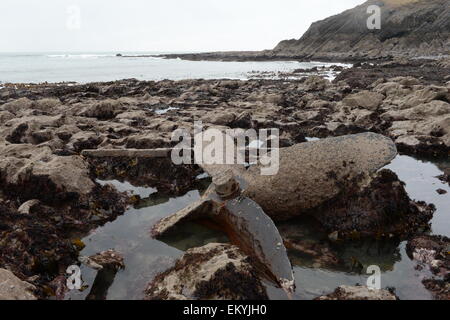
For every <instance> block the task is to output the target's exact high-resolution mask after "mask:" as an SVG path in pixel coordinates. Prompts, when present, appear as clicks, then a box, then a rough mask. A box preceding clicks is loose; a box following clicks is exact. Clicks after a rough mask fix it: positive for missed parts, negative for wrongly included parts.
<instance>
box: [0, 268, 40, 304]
mask: <svg viewBox="0 0 450 320" xmlns="http://www.w3.org/2000/svg"><path fill="white" fill-rule="evenodd" d="M35 289H36V288H35V287H34V286H33V285H31V284H29V283H28V282H25V281H22V280H20V279H19V278H17V277H16V276H15V275H14V274H13V273H12V272H11V271H9V270H5V269H0V300H37V298H36V296H35V295H34V294H33V290H35Z"/></svg>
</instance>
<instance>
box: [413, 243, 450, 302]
mask: <svg viewBox="0 0 450 320" xmlns="http://www.w3.org/2000/svg"><path fill="white" fill-rule="evenodd" d="M406 252H407V253H408V256H409V257H410V258H411V259H414V260H415V261H417V262H418V263H419V264H422V265H425V266H427V268H428V269H429V270H431V272H432V273H433V276H432V277H427V278H425V279H424V280H423V281H422V283H423V284H424V286H425V288H427V289H428V290H429V291H430V292H431V293H432V294H433V296H434V297H435V298H436V299H439V300H448V299H449V298H450V255H449V252H450V239H449V238H447V237H444V236H429V235H422V236H417V237H415V238H413V239H411V240H410V241H408V244H407V246H406ZM418 270H422V268H418Z"/></svg>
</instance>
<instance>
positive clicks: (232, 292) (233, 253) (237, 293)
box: [146, 243, 268, 300]
mask: <svg viewBox="0 0 450 320" xmlns="http://www.w3.org/2000/svg"><path fill="white" fill-rule="evenodd" d="M236 284H239V285H236ZM146 299H149V300H191V299H200V300H266V299H268V297H267V293H266V290H265V288H264V286H263V285H262V283H261V281H260V280H259V278H258V275H257V273H256V270H255V268H254V267H253V265H252V261H251V259H250V258H248V257H247V256H245V255H243V254H242V253H241V251H240V250H239V249H238V248H237V247H235V246H231V245H228V244H214V243H213V244H208V245H206V246H204V247H201V248H194V249H190V250H188V251H187V252H186V253H185V254H184V256H183V257H182V258H180V259H179V260H178V261H177V262H176V264H175V266H174V267H173V268H171V269H169V270H167V271H165V272H163V273H161V274H159V275H158V276H157V277H156V278H155V279H154V280H153V281H152V282H151V283H150V285H149V287H148V289H147V290H146Z"/></svg>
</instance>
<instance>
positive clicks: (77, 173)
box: [0, 144, 95, 200]
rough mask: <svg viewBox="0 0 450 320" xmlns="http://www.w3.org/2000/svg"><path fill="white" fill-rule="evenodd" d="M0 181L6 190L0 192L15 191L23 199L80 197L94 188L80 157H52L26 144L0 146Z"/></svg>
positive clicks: (40, 149)
mask: <svg viewBox="0 0 450 320" xmlns="http://www.w3.org/2000/svg"><path fill="white" fill-rule="evenodd" d="M0 178H1V180H2V183H3V185H4V186H8V187H7V188H6V187H5V188H4V189H3V191H5V192H16V191H17V192H18V193H19V194H18V195H19V196H20V197H21V198H23V199H26V198H28V199H35V198H36V196H40V197H43V198H45V199H46V200H51V199H56V198H58V196H59V197H62V198H67V197H69V198H70V197H74V196H76V197H77V196H80V197H83V196H87V195H88V194H90V193H91V192H92V190H93V188H94V186H95V184H94V182H93V181H92V180H91V178H90V173H89V169H88V166H87V164H86V163H85V162H84V161H83V160H82V159H81V158H80V157H77V156H69V157H59V156H55V155H53V154H52V151H51V149H50V148H48V147H36V146H33V145H29V144H20V145H17V144H11V145H5V144H0ZM19 190H20V191H19ZM39 199H41V198H39Z"/></svg>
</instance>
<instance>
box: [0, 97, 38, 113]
mask: <svg viewBox="0 0 450 320" xmlns="http://www.w3.org/2000/svg"><path fill="white" fill-rule="evenodd" d="M32 106H33V101H32V100H30V99H28V98H19V99H17V100H13V101H11V102H7V103H5V104H3V105H2V106H0V110H3V111H9V112H11V113H13V114H15V115H19V114H20V113H21V112H22V111H24V110H28V109H31V107H32Z"/></svg>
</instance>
